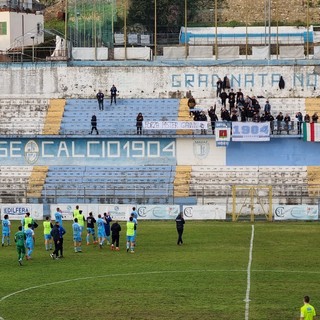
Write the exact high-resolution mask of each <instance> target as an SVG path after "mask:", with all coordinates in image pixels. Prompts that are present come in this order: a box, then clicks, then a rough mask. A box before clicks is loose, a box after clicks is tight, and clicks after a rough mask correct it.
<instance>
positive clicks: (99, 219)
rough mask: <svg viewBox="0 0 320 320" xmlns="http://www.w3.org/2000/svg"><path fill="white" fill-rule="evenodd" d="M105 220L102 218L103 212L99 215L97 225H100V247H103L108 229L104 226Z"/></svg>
mask: <svg viewBox="0 0 320 320" xmlns="http://www.w3.org/2000/svg"><path fill="white" fill-rule="evenodd" d="M104 225H105V221H104V220H103V219H102V218H101V214H99V215H98V219H97V226H98V241H99V247H100V249H102V245H103V243H104V241H105V239H106V231H105V228H104Z"/></svg>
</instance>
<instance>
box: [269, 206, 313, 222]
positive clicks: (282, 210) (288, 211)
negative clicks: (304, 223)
mask: <svg viewBox="0 0 320 320" xmlns="http://www.w3.org/2000/svg"><path fill="white" fill-rule="evenodd" d="M273 216H274V220H318V217H319V213H318V206H317V205H306V204H302V205H296V206H294V205H288V206H286V205H283V206H282V205H274V206H273Z"/></svg>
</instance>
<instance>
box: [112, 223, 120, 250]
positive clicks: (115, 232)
mask: <svg viewBox="0 0 320 320" xmlns="http://www.w3.org/2000/svg"><path fill="white" fill-rule="evenodd" d="M111 231H112V244H111V250H114V244H116V250H117V251H119V240H120V231H121V226H120V224H119V223H118V221H116V222H115V223H113V224H112V226H111Z"/></svg>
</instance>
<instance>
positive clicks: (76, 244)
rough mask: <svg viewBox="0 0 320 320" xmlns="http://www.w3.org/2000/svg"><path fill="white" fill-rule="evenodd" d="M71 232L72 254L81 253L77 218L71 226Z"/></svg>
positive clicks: (79, 228)
mask: <svg viewBox="0 0 320 320" xmlns="http://www.w3.org/2000/svg"><path fill="white" fill-rule="evenodd" d="M72 231H73V248H74V252H75V253H78V252H82V249H81V242H82V238H81V227H80V225H79V223H78V218H74V223H73V224H72Z"/></svg>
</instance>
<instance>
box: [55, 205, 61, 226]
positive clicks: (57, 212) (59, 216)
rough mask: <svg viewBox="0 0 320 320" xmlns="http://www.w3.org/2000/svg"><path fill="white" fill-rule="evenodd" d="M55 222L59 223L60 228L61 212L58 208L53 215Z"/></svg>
mask: <svg viewBox="0 0 320 320" xmlns="http://www.w3.org/2000/svg"><path fill="white" fill-rule="evenodd" d="M54 218H55V220H56V222H59V226H60V227H62V211H61V209H60V208H57V211H56V212H55V214H54Z"/></svg>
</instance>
